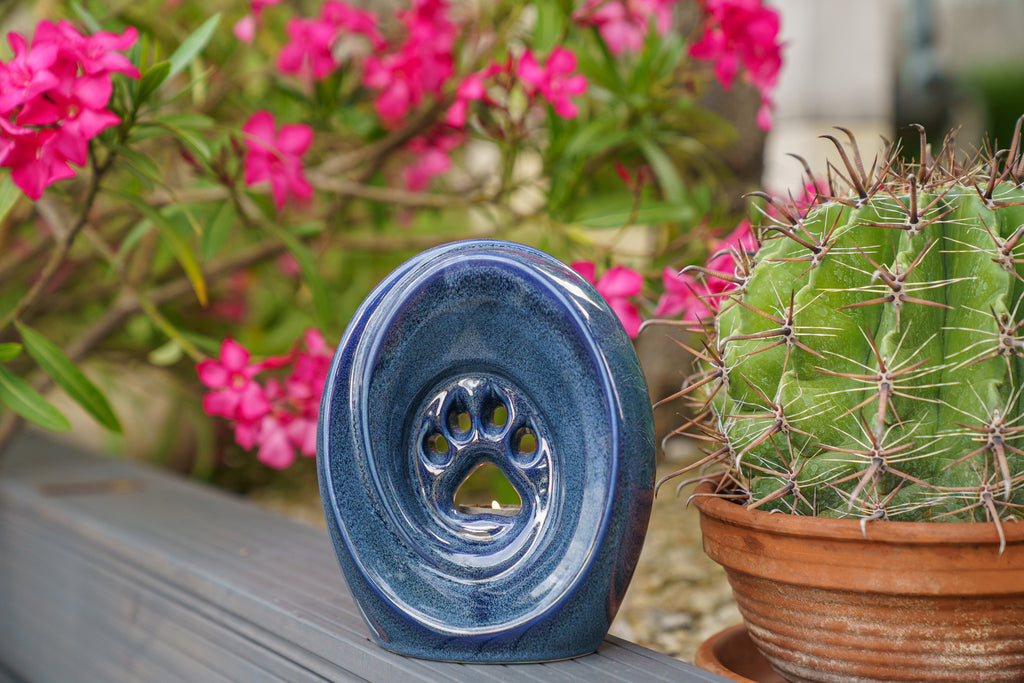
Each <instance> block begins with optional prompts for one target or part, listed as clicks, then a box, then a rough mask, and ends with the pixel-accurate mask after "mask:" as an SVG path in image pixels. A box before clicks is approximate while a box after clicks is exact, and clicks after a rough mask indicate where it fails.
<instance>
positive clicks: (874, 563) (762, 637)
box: [694, 484, 1024, 683]
mask: <svg viewBox="0 0 1024 683" xmlns="http://www.w3.org/2000/svg"><path fill="white" fill-rule="evenodd" d="M711 492H712V487H711V484H702V485H701V486H700V487H698V488H697V496H696V497H695V499H694V500H695V503H696V505H697V508H698V510H700V516H701V531H702V533H703V537H704V551H705V552H706V553H707V554H708V556H709V557H711V559H713V560H715V561H716V562H718V563H719V564H721V565H722V566H723V567H725V569H726V573H727V575H728V577H729V582H730V583H731V584H732V588H733V593H734V594H735V596H736V602H737V603H738V605H739V608H740V612H741V613H742V614H743V618H744V620H745V621H746V625H747V630H748V632H749V633H750V637H751V639H752V640H753V641H754V643H755V645H756V646H757V648H758V650H760V652H761V653H762V654H763V655H764V657H765V658H766V659H767V660H768V661H769V662H770V663H771V665H772V667H773V668H774V669H775V670H776V671H778V672H779V673H780V674H782V675H783V676H784V677H785V678H787V679H789V680H793V681H887V682H888V681H951V682H956V683H963V682H964V681H986V682H987V683H988V682H994V681H1024V523H1015V522H1004V523H1003V530H1004V533H1005V536H1006V548H1005V550H1004V551H1003V553H1002V554H1000V553H999V535H998V533H997V531H996V528H995V526H994V525H992V524H986V523H956V522H949V523H931V524H927V523H914V522H869V523H867V524H866V525H865V527H864V531H863V532H862V530H861V525H860V522H859V521H858V520H849V519H821V518H815V517H798V516H794V515H786V514H777V513H776V514H770V513H767V512H763V511H760V510H747V509H746V508H744V507H742V506H739V505H736V504H734V503H730V502H728V501H726V500H724V499H721V498H717V497H714V496H711V495H708V494H710V493H711Z"/></svg>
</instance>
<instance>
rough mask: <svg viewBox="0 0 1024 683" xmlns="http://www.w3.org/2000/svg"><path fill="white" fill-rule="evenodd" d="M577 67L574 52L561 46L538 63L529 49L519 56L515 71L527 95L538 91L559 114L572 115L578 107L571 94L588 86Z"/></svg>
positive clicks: (578, 92)
mask: <svg viewBox="0 0 1024 683" xmlns="http://www.w3.org/2000/svg"><path fill="white" fill-rule="evenodd" d="M575 71H576V55H574V54H573V53H572V52H571V51H569V50H567V49H566V48H563V47H556V48H555V49H554V50H552V51H551V55H550V56H549V57H548V60H547V62H546V63H545V64H544V65H543V66H541V64H540V63H539V62H538V61H537V59H536V58H535V57H534V56H533V53H532V52H531V51H530V50H526V51H525V52H524V53H523V56H522V57H520V59H519V64H518V66H517V67H516V75H517V76H518V77H519V80H521V81H522V82H523V84H524V85H525V87H526V92H527V95H529V96H531V97H532V96H533V95H535V94H538V93H539V94H540V95H542V96H543V97H544V99H546V100H547V101H548V102H549V103H551V106H552V107H553V108H554V110H555V113H556V114H558V115H559V116H561V117H562V118H566V119H571V118H575V117H576V115H577V113H579V112H578V110H577V108H576V104H575V103H574V102H573V101H572V98H573V97H575V96H577V95H582V94H583V93H584V92H586V90H587V79H586V78H585V77H584V76H583V74H578V73H574V72H575Z"/></svg>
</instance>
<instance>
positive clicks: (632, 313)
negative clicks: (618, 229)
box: [571, 261, 644, 337]
mask: <svg viewBox="0 0 1024 683" xmlns="http://www.w3.org/2000/svg"><path fill="white" fill-rule="evenodd" d="M571 265H572V268H573V269H574V270H575V271H576V272H577V273H579V274H580V275H582V276H583V278H584V279H585V280H586V281H587V282H589V283H590V284H592V285H594V286H595V287H597V291H598V292H599V293H600V294H601V296H603V297H604V298H605V301H607V302H608V305H609V306H610V307H611V309H612V310H613V311H615V315H617V316H618V317H619V320H620V321H621V322H622V326H623V327H624V328H625V329H626V334H628V335H629V336H630V337H636V336H637V334H639V333H640V324H641V323H642V320H641V319H640V312H639V311H638V310H637V308H636V306H634V305H633V304H632V303H631V302H630V301H629V298H630V297H634V296H637V295H639V294H640V290H641V289H643V286H644V279H643V276H641V275H640V273H638V272H636V271H635V270H632V269H630V268H626V267H625V266H613V267H611V268H609V269H608V271H607V272H605V274H604V275H602V276H601V279H600V280H597V281H596V282H595V281H594V277H595V275H596V272H595V270H596V268H595V266H594V264H593V263H591V262H589V261H577V262H575V263H573V264H571Z"/></svg>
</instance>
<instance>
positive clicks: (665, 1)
mask: <svg viewBox="0 0 1024 683" xmlns="http://www.w3.org/2000/svg"><path fill="white" fill-rule="evenodd" d="M675 3H676V0H587V4H586V5H585V6H584V7H583V8H582V9H581V10H579V11H577V12H576V13H575V14H574V15H573V18H574V19H576V21H578V22H580V23H581V24H584V25H588V24H590V25H593V26H596V27H597V30H598V32H600V34H601V37H602V38H603V39H604V42H605V43H607V44H608V49H609V50H611V51H612V54H615V55H619V54H623V53H625V52H638V51H639V50H640V49H641V48H642V47H643V44H644V39H645V38H646V37H647V34H648V32H649V31H650V25H651V19H652V18H653V19H654V28H655V30H656V31H657V32H658V34H659V35H665V34H666V33H668V32H669V30H670V29H671V28H672V5H674V4H675Z"/></svg>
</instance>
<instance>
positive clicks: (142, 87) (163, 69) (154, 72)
mask: <svg viewBox="0 0 1024 683" xmlns="http://www.w3.org/2000/svg"><path fill="white" fill-rule="evenodd" d="M170 73H171V63H170V62H168V61H163V62H157V63H156V64H154V65H153V66H151V67H150V68H149V69H147V70H146V72H145V73H144V74H142V77H141V78H140V79H139V92H138V94H137V95H136V96H135V106H136V107H140V106H142V104H143V103H144V102H145V101H146V100H148V99H149V97H150V95H152V94H153V93H154V92H156V89H157V88H159V87H160V86H161V85H162V84H163V82H164V81H165V80H167V76H168V75H169V74H170Z"/></svg>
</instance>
